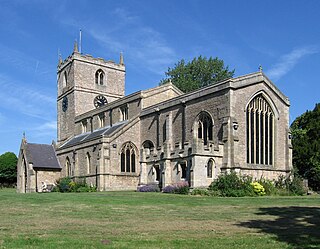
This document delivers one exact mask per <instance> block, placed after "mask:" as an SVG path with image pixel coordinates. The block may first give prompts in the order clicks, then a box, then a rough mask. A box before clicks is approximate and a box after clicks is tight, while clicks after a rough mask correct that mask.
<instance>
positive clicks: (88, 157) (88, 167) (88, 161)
mask: <svg viewBox="0 0 320 249" xmlns="http://www.w3.org/2000/svg"><path fill="white" fill-rule="evenodd" d="M86 161H87V174H90V169H91V156H90V154H89V152H87V155H86Z"/></svg>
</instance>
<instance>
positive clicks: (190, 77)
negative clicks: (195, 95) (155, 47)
mask: <svg viewBox="0 0 320 249" xmlns="http://www.w3.org/2000/svg"><path fill="white" fill-rule="evenodd" d="M165 74H166V76H167V77H166V78H165V79H162V80H161V82H160V85H162V84H165V83H167V82H168V81H169V80H171V82H172V83H173V84H174V85H175V86H177V87H178V88H179V89H180V90H181V91H183V92H191V91H193V90H196V89H199V88H201V87H205V86H209V85H211V84H214V83H216V82H219V81H222V80H225V79H228V78H232V77H233V75H234V70H232V71H229V68H228V66H226V67H225V66H224V62H223V60H220V59H219V58H218V57H216V58H212V57H210V58H209V59H207V58H206V57H202V56H201V55H200V56H199V57H198V58H194V59H193V60H192V61H191V62H188V63H186V62H185V61H184V60H183V59H182V60H181V61H178V63H176V64H175V66H174V68H170V67H169V68H168V71H167V72H165Z"/></svg>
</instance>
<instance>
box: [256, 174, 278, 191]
mask: <svg viewBox="0 0 320 249" xmlns="http://www.w3.org/2000/svg"><path fill="white" fill-rule="evenodd" d="M258 182H259V183H260V184H261V185H262V186H263V188H264V190H265V193H266V195H278V192H279V191H278V189H277V188H276V187H275V184H274V182H273V181H270V180H266V179H263V178H261V179H260V180H259V181H258Z"/></svg>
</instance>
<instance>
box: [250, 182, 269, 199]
mask: <svg viewBox="0 0 320 249" xmlns="http://www.w3.org/2000/svg"><path fill="white" fill-rule="evenodd" d="M250 185H251V186H252V187H253V191H254V192H255V193H256V195H259V196H263V195H266V191H265V190H264V187H263V186H262V185H261V184H260V183H259V182H252V183H250Z"/></svg>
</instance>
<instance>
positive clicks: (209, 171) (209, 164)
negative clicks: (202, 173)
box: [207, 159, 214, 178]
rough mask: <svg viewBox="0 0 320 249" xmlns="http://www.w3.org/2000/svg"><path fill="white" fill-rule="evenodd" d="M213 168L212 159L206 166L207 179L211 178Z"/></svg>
mask: <svg viewBox="0 0 320 249" xmlns="http://www.w3.org/2000/svg"><path fill="white" fill-rule="evenodd" d="M213 168H214V161H213V159H210V160H209V161H208V164H207V177H208V178H212V171H213Z"/></svg>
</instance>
